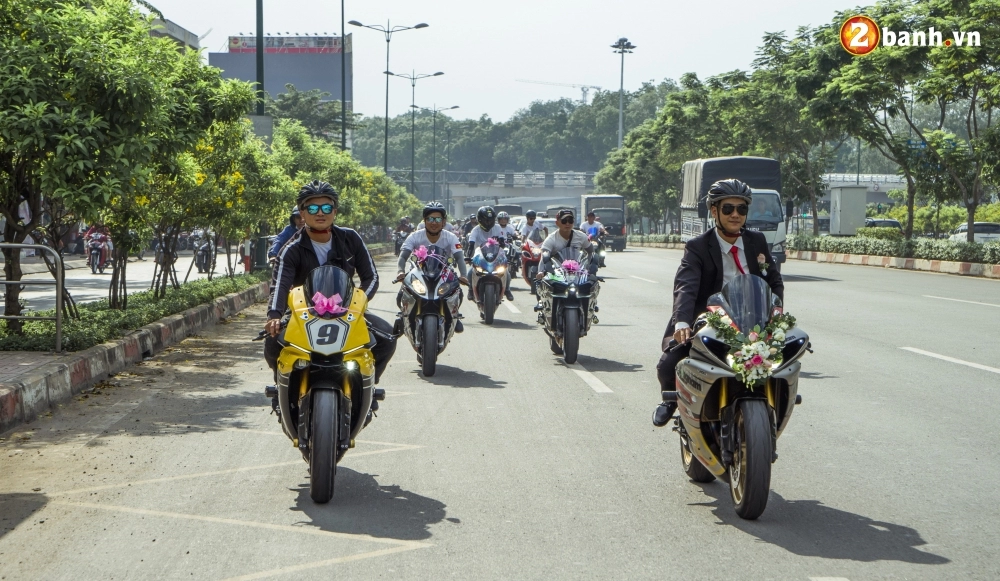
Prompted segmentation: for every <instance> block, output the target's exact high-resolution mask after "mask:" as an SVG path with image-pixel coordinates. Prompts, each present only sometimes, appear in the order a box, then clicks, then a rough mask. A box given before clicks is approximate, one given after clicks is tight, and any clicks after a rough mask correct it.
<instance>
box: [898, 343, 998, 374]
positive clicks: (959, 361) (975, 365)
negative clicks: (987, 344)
mask: <svg viewBox="0 0 1000 581" xmlns="http://www.w3.org/2000/svg"><path fill="white" fill-rule="evenodd" d="M900 349H902V350H903V351H909V352H911V353H916V354H918V355H926V356H927V357H933V358H934V359H940V360H941V361H948V362H949V363H957V364H959V365H965V366H966V367H972V368H974V369H981V370H983V371H989V372H991V373H1000V369H997V368H996V367H989V366H987V365H981V364H979V363H973V362H971V361H963V360H962V359H955V358H954V357H948V356H947V355H940V354H938V353H931V352H930V351H924V350H923V349H917V348H916V347H900Z"/></svg>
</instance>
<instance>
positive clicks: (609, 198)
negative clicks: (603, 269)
mask: <svg viewBox="0 0 1000 581" xmlns="http://www.w3.org/2000/svg"><path fill="white" fill-rule="evenodd" d="M580 207H581V208H582V211H581V212H580V213H581V214H582V216H580V217H579V219H578V221H579V222H583V221H584V220H586V219H587V213H589V212H594V213H595V214H597V216H598V217H599V218H600V222H601V224H603V225H604V229H605V230H607V231H608V239H607V240H608V248H610V249H611V250H612V251H617V252H622V251H624V250H625V242H626V240H627V238H628V235H627V234H628V230H627V227H626V224H627V222H628V215H627V212H626V205H625V198H624V197H622V196H616V195H610V194H609V195H604V194H597V195H593V194H588V195H585V196H582V197H581V198H580Z"/></svg>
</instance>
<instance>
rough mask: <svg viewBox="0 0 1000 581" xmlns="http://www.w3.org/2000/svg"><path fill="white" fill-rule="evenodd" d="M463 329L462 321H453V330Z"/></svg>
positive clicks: (460, 330) (458, 331)
mask: <svg viewBox="0 0 1000 581" xmlns="http://www.w3.org/2000/svg"><path fill="white" fill-rule="evenodd" d="M464 330H465V325H463V324H462V321H455V332H456V333H461V332H462V331H464Z"/></svg>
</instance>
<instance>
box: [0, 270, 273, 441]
mask: <svg viewBox="0 0 1000 581" xmlns="http://www.w3.org/2000/svg"><path fill="white" fill-rule="evenodd" d="M268 287H269V283H267V282H262V283H260V284H258V285H256V286H253V287H250V288H248V289H245V290H243V291H240V292H238V293H232V294H228V295H225V296H222V297H219V298H217V299H215V300H213V301H212V302H210V303H205V304H203V305H200V306H197V307H194V308H192V309H188V310H186V311H184V312H183V313H180V314H177V315H171V316H169V317H166V318H163V319H160V320H159V321H157V322H155V323H152V324H149V325H146V326H145V327H141V328H140V329H138V330H136V331H133V332H132V333H129V334H128V335H126V336H125V337H123V338H122V339H119V340H117V341H109V342H107V343H104V344H102V345H95V346H94V347H91V348H90V349H87V350H85V351H80V352H78V353H76V354H74V355H73V356H72V357H71V358H69V359H66V360H62V361H60V362H59V363H49V364H48V365H43V366H41V367H39V368H37V369H34V370H32V371H31V372H29V373H28V374H26V375H25V376H23V378H22V379H21V381H18V382H16V383H0V434H2V433H3V432H6V431H8V430H10V429H12V428H15V427H17V426H19V425H21V424H26V423H29V422H32V421H34V420H35V419H37V418H38V416H39V415H41V414H43V413H45V412H46V411H48V410H49V409H51V408H53V407H55V406H56V405H57V404H60V403H63V402H67V401H69V400H70V399H72V397H73V396H74V395H76V394H78V393H81V392H84V391H86V390H88V389H90V388H91V387H93V386H94V385H95V384H97V383H98V382H100V381H103V380H105V379H107V378H108V377H109V376H111V375H114V374H116V373H119V372H121V371H124V370H125V369H126V368H127V367H128V366H130V365H132V364H133V363H138V362H139V361H142V360H143V359H144V358H146V357H150V356H152V355H153V354H155V353H157V352H159V351H162V350H163V349H164V348H166V347H169V346H170V345H173V344H175V343H179V342H180V341H183V340H184V339H186V338H187V337H188V336H190V335H193V334H194V333H196V332H198V331H199V330H201V329H203V328H205V327H208V326H210V325H214V324H216V323H218V322H219V321H220V320H222V319H225V318H226V317H231V316H232V315H235V314H236V313H238V312H240V311H242V310H243V309H245V308H247V307H249V306H251V305H253V304H254V303H256V302H257V301H259V300H261V299H262V298H264V297H267V295H268V292H269V289H268Z"/></svg>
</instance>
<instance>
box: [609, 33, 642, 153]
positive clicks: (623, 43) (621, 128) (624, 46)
mask: <svg viewBox="0 0 1000 581" xmlns="http://www.w3.org/2000/svg"><path fill="white" fill-rule="evenodd" d="M611 48H613V49H615V52H616V53H618V54H620V55H622V73H621V87H620V88H619V89H618V149H621V148H622V136H623V135H624V134H625V97H624V95H625V55H626V54H631V52H632V49H634V48H636V46H635V45H634V44H632V43H631V42H629V41H628V39H627V38H625V37H624V36H623V37H621V38H619V39H618V42H616V43H614V44H612V45H611Z"/></svg>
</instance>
